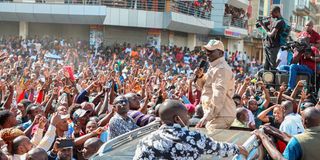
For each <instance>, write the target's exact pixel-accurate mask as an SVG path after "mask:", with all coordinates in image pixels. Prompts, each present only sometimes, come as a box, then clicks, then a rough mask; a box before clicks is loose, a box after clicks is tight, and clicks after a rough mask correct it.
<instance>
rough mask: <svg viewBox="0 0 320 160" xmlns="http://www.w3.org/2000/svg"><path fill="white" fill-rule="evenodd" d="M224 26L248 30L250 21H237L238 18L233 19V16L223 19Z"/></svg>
mask: <svg viewBox="0 0 320 160" xmlns="http://www.w3.org/2000/svg"><path fill="white" fill-rule="evenodd" d="M223 26H231V27H237V28H242V29H247V27H248V20H244V19H236V18H232V17H231V16H224V17H223Z"/></svg>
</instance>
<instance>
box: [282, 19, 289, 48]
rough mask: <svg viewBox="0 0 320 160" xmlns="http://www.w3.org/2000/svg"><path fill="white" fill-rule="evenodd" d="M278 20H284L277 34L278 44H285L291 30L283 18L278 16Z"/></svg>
mask: <svg viewBox="0 0 320 160" xmlns="http://www.w3.org/2000/svg"><path fill="white" fill-rule="evenodd" d="M280 20H283V21H284V27H283V29H282V32H281V33H280V34H279V36H280V42H279V43H280V46H283V45H286V44H287V38H288V36H289V35H290V31H291V26H290V25H289V23H288V22H286V20H285V19H284V18H280Z"/></svg>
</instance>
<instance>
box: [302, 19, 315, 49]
mask: <svg viewBox="0 0 320 160" xmlns="http://www.w3.org/2000/svg"><path fill="white" fill-rule="evenodd" d="M298 37H309V38H310V44H311V45H312V46H315V47H317V48H319V47H320V35H319V34H318V33H317V32H316V31H315V30H313V21H308V22H307V23H306V25H305V28H304V31H302V32H300V34H299V36H298Z"/></svg>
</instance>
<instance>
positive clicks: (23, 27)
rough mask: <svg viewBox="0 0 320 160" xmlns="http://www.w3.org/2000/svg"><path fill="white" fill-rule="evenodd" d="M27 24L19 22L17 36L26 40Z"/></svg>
mask: <svg viewBox="0 0 320 160" xmlns="http://www.w3.org/2000/svg"><path fill="white" fill-rule="evenodd" d="M28 25H29V24H28V22H19V36H21V37H22V38H23V39H26V38H27V36H28V33H29V30H28Z"/></svg>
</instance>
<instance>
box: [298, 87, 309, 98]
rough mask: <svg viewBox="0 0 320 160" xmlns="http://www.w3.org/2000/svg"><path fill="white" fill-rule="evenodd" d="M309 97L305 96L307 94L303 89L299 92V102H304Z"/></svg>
mask: <svg viewBox="0 0 320 160" xmlns="http://www.w3.org/2000/svg"><path fill="white" fill-rule="evenodd" d="M309 96H310V94H307V92H305V91H304V89H303V90H301V94H300V97H301V100H305V99H307V98H308V97H309Z"/></svg>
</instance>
